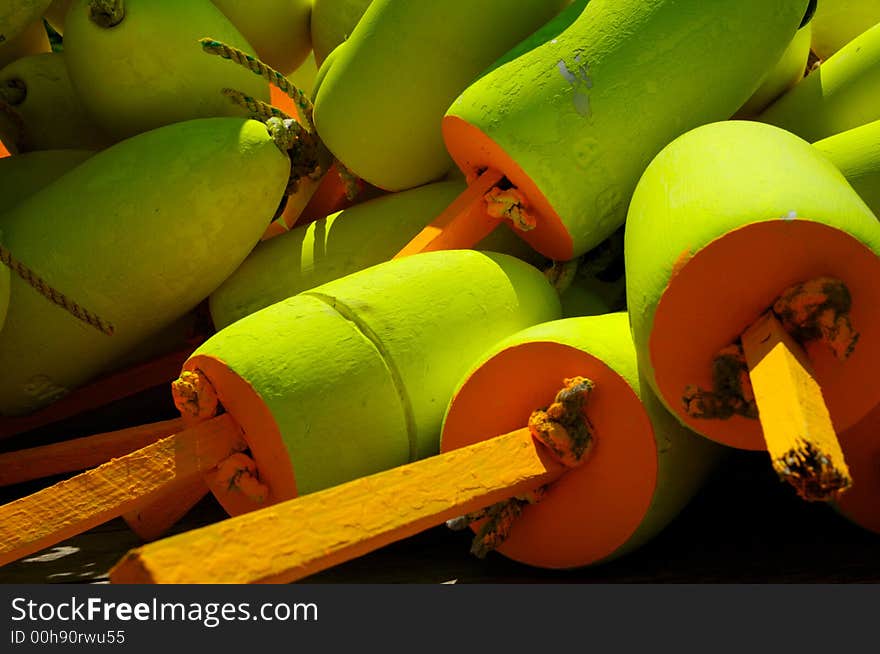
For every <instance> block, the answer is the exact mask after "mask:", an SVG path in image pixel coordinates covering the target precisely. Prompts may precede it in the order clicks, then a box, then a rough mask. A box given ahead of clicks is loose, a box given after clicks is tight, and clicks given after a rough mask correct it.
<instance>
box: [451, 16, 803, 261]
mask: <svg viewBox="0 0 880 654" xmlns="http://www.w3.org/2000/svg"><path fill="white" fill-rule="evenodd" d="M807 6H808V2H807V0H803V2H792V1H790V0H774V1H772V2H766V1H764V0H750V1H749V2H735V1H724V2H712V3H706V2H702V1H700V0H687V1H683V2H681V1H680V2H672V1H669V0H654V1H651V2H645V1H644V0H624V1H621V0H592V1H591V2H589V3H588V4H587V5H586V7H585V8H584V9H583V11H582V12H581V14H580V15H579V16H578V17H577V20H575V21H574V22H572V23H571V24H570V25H569V26H568V28H567V29H565V30H564V31H563V32H561V33H560V34H559V35H558V36H557V37H555V38H552V39H551V40H549V41H548V42H546V43H545V44H543V45H542V46H540V47H537V48H534V49H532V50H530V51H528V52H527V53H525V54H523V55H522V56H521V57H518V58H516V59H514V60H512V61H509V62H508V63H506V64H505V65H503V66H500V67H498V68H496V69H495V70H493V71H492V72H490V73H489V74H487V75H484V76H483V77H481V78H480V79H479V80H478V81H477V82H476V83H474V84H472V85H471V86H470V87H469V88H468V89H467V90H465V91H464V92H463V93H462V94H461V96H460V97H459V98H458V99H456V100H455V102H454V103H453V104H452V105H451V107H450V108H449V111H448V112H447V115H446V117H445V119H444V124H443V130H444V136H445V141H446V145H447V148H448V150H449V152H450V154H451V155H452V157H453V158H454V159H455V162H456V163H457V164H458V166H459V167H460V168H461V169H462V170H463V171H464V172H465V173H466V174H467V175H468V178H469V179H474V178H475V177H477V176H478V175H480V173H481V172H482V171H484V170H487V169H489V170H493V171H496V172H499V173H502V174H503V175H504V177H505V178H506V179H507V182H508V183H509V185H512V186H513V187H514V189H515V190H516V192H517V193H518V194H519V198H520V199H519V200H518V205H517V206H518V209H519V213H522V214H526V215H527V218H528V220H523V223H524V224H523V225H521V231H519V233H520V235H521V236H522V237H523V238H524V239H526V240H527V241H528V242H529V243H530V244H531V245H532V246H533V247H535V248H536V249H537V250H538V251H539V252H542V253H543V254H544V255H546V256H548V257H550V258H552V259H555V260H563V261H564V260H568V259H571V258H573V257H576V256H579V255H581V254H583V253H584V252H586V251H588V250H590V249H592V248H593V247H595V246H596V245H598V244H599V243H600V242H601V241H602V240H604V239H605V238H607V237H608V236H609V235H610V234H611V233H612V232H613V231H614V230H615V229H617V228H619V227H620V226H621V225H622V224H623V222H624V219H625V216H626V208H627V205H628V203H629V199H630V196H631V194H632V192H633V190H634V189H635V186H636V183H637V182H638V179H639V175H640V174H641V173H642V171H643V170H644V169H645V167H646V166H647V165H648V163H649V162H650V161H651V158H652V157H653V156H654V155H655V154H656V153H657V152H659V151H660V150H661V149H662V148H663V146H665V145H666V144H667V143H668V142H669V141H670V140H672V139H673V138H675V137H676V136H678V135H679V134H682V133H683V132H685V131H687V130H688V129H691V128H693V127H695V126H697V125H700V124H703V123H707V122H711V121H715V120H722V119H726V118H729V117H730V116H731V115H733V113H734V112H735V111H736V110H737V109H738V108H739V107H740V106H741V105H742V104H743V103H744V102H745V101H746V100H747V99H748V98H749V96H750V95H751V94H752V93H753V92H754V91H755V90H756V89H757V87H758V85H759V84H760V81H761V79H762V77H763V76H764V75H765V74H766V72H767V71H768V70H769V69H770V68H771V67H772V66H773V65H774V64H775V63H776V62H777V61H778V60H779V58H780V56H781V55H782V53H783V52H784V50H785V48H786V47H787V45H788V44H789V43H790V42H791V40H792V38H793V37H794V35H795V32H796V31H797V29H798V26H799V24H800V23H801V21H802V19H803V17H804V13H805V10H806V8H807ZM646 44H651V46H650V47H647V46H646ZM634 115H638V116H639V117H640V118H639V120H638V121H636V122H633V120H631V117H632V116H634Z"/></svg>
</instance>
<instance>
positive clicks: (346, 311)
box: [302, 292, 418, 462]
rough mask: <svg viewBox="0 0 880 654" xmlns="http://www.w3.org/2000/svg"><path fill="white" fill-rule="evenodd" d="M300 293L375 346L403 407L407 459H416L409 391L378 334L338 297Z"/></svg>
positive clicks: (414, 431) (416, 446)
mask: <svg viewBox="0 0 880 654" xmlns="http://www.w3.org/2000/svg"><path fill="white" fill-rule="evenodd" d="M302 295H307V296H309V297H313V298H315V299H316V300H320V301H321V302H324V303H325V304H326V305H327V306H329V307H330V308H331V309H333V310H335V311H336V312H337V313H338V314H339V315H340V316H341V317H342V318H344V319H345V320H347V321H349V322H350V323H351V324H352V325H354V327H355V328H356V329H357V330H358V332H359V333H360V335H361V336H363V337H364V339H366V340H367V341H368V342H369V343H370V344H371V345H372V346H373V347H374V348H376V351H377V352H378V353H379V357H380V358H381V359H382V363H384V364H385V367H386V368H387V370H388V373H389V374H390V375H391V383H392V384H393V385H394V390H395V391H397V396H398V398H399V400H400V406H401V409H403V414H404V419H405V421H406V435H407V440H408V442H409V461H410V462H413V461H416V460H417V458H418V440H417V439H416V418H415V414H414V412H413V408H412V401H411V400H410V397H409V393H407V390H406V385H405V384H404V383H403V376H402V375H401V374H400V370H399V369H398V367H397V365H396V364H395V363H394V359H393V357H392V356H391V354H390V353H389V352H388V351H387V349H386V348H385V346H384V344H383V343H382V339H380V338H379V335H378V334H376V332H374V331H373V330H372V329H370V326H369V325H367V324H366V323H365V322H363V321H362V320H360V319H359V318H358V316H357V314H356V313H355V312H354V311H352V310H351V308H350V307H349V306H348V305H346V304H345V303H344V302H341V301H340V300H339V298H336V297H333V296H330V295H324V294H323V293H315V292H306V293H302Z"/></svg>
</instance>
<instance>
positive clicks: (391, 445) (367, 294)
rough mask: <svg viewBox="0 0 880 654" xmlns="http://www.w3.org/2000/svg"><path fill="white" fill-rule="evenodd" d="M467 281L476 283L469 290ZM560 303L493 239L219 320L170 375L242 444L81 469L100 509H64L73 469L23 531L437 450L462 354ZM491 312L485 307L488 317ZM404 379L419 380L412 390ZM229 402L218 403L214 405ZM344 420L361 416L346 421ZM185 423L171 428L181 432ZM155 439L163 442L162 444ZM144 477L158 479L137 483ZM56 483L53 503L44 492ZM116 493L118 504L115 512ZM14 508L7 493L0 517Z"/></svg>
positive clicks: (278, 496)
mask: <svg viewBox="0 0 880 654" xmlns="http://www.w3.org/2000/svg"><path fill="white" fill-rule="evenodd" d="M401 279H404V280H406V283H405V284H404V283H401ZM466 282H467V283H470V284H471V287H472V290H473V292H472V293H469V294H461V293H460V289H461V288H462V284H464V283H466ZM427 288H431V289H432V291H433V292H432V293H426V292H425V289H427ZM358 302H364V303H366V304H367V305H368V306H369V307H370V311H369V312H365V311H362V310H361V305H359V304H357V303H358ZM437 307H441V308H442V310H438V311H437V312H436V315H435V318H434V320H433V321H432V322H430V323H429V324H426V323H425V322H424V316H425V315H427V313H428V309H429V308H432V309H437ZM559 313H560V307H559V299H558V296H557V294H556V292H555V290H554V289H553V287H552V286H551V285H550V284H549V282H548V281H547V279H546V278H545V277H544V276H543V275H542V274H541V273H540V271H538V270H537V269H535V268H533V267H532V266H529V265H528V264H526V263H524V262H521V261H519V260H517V259H514V258H513V257H509V256H506V255H500V254H494V253H481V252H474V251H456V252H439V253H428V254H425V255H422V256H419V257H410V258H408V259H406V260H404V261H399V262H386V263H384V264H380V265H379V266H375V267H373V268H370V269H369V270H363V271H361V272H360V273H357V274H355V275H352V276H349V277H347V278H345V279H341V280H337V281H335V282H330V283H328V284H324V285H323V286H318V287H316V288H314V289H312V290H310V291H307V292H305V293H302V294H300V295H296V296H294V297H291V298H288V299H287V300H285V301H283V302H279V303H277V304H274V305H272V306H270V307H267V308H266V309H264V310H262V311H260V312H257V313H255V314H253V315H251V316H248V317H246V318H244V319H242V320H240V321H237V322H236V323H234V324H232V325H230V326H229V327H227V328H226V329H224V330H222V331H220V332H218V333H217V334H215V335H214V336H213V337H212V338H211V339H210V340H209V341H207V342H206V343H205V344H203V345H202V346H201V347H200V348H199V350H198V351H197V352H196V353H195V354H194V355H193V356H192V357H190V358H189V359H188V361H187V362H186V364H185V365H184V371H183V372H182V373H181V374H180V378H179V380H178V382H177V383H175V385H174V390H175V404H176V405H177V406H178V408H179V409H180V411H181V413H182V414H183V415H184V417H185V420H187V421H188V424H191V423H192V422H198V424H197V425H195V426H194V427H193V428H192V429H195V430H208V429H210V428H209V427H208V425H209V424H210V425H215V424H217V421H219V420H221V419H222V420H227V421H231V422H230V424H232V425H235V426H236V430H237V431H238V432H240V433H241V434H242V438H243V439H244V442H245V443H246V448H245V447H241V448H237V449H241V450H244V449H247V450H248V452H247V454H245V453H244V452H236V453H233V454H232V455H231V456H228V457H227V458H225V460H223V461H222V462H221V461H219V460H214V459H209V460H208V462H207V463H205V462H203V463H202V464H201V465H199V466H198V470H199V474H198V475H195V474H192V475H190V474H185V475H172V474H169V473H168V472H167V470H166V469H165V468H163V467H161V466H160V467H159V468H157V467H156V465H153V464H151V463H149V461H147V460H146V459H145V455H144V452H146V451H147V450H140V451H139V453H133V454H131V455H128V456H127V457H124V458H122V459H116V460H114V461H111V462H109V463H107V464H105V465H104V466H102V467H101V468H98V469H96V471H93V472H90V473H84V475H81V476H79V477H77V478H74V479H79V480H80V482H79V486H78V487H81V486H83V485H88V484H87V482H89V480H90V479H92V478H93V476H94V475H97V478H98V479H101V480H104V479H106V480H107V483H109V484H112V483H114V482H115V483H118V484H121V485H122V487H121V488H119V489H116V490H115V491H113V492H112V493H111V495H112V497H111V499H110V500H107V501H106V502H105V501H104V500H103V499H100V498H97V499H96V498H92V500H93V501H95V502H96V503H97V505H101V506H103V510H102V511H97V510H96V511H94V512H93V511H91V510H88V509H87V508H83V507H81V506H80V505H78V504H77V503H73V504H71V505H70V506H71V507H73V508H72V509H71V510H69V507H68V505H67V503H68V501H69V500H70V498H69V495H70V492H69V491H68V486H66V485H65V484H68V485H69V484H71V483H74V484H75V483H76V482H73V481H70V482H64V483H63V484H62V485H59V486H56V487H54V489H55V490H54V491H53V489H51V488H50V489H46V490H45V491H41V492H40V493H39V494H38V495H37V496H34V497H35V498H36V499H33V500H32V501H30V502H29V501H28V498H25V499H24V500H20V501H18V502H17V503H16V506H17V507H19V508H21V507H25V508H27V507H31V506H36V507H42V509H41V511H42V512H36V511H23V512H22V511H18V512H14V513H13V516H14V517H15V521H14V523H13V524H14V531H15V532H21V533H22V534H29V533H37V534H38V536H39V538H34V539H31V540H38V541H39V543H38V544H39V545H41V546H44V547H45V546H46V545H48V544H51V542H52V539H53V538H54V539H56V540H55V541H54V542H57V539H60V538H63V537H66V536H69V535H71V534H73V533H75V532H76V531H79V530H82V529H87V528H89V526H93V525H94V524H97V523H98V522H100V521H101V520H102V519H105V518H109V517H113V516H117V515H124V516H125V517H126V518H127V519H128V520H129V523H130V524H131V526H132V528H133V529H135V530H136V531H137V532H138V533H140V534H141V535H144V534H145V533H146V534H147V535H148V536H149V535H150V534H149V532H151V531H155V530H154V529H152V527H155V526H156V524H157V522H156V521H158V522H159V523H162V522H165V523H167V522H169V521H173V520H174V519H175V515H174V514H175V510H172V511H167V510H164V509H163V508H162V507H161V506H158V504H159V503H161V502H166V503H176V504H180V503H183V500H181V498H185V501H186V502H194V501H197V500H198V498H199V497H200V496H201V494H202V493H203V492H204V490H205V489H206V488H207V489H210V490H211V491H212V492H213V493H214V495H215V496H216V497H217V499H218V501H220V503H221V505H222V506H223V507H224V508H225V509H226V510H227V511H228V512H229V513H231V514H233V515H235V514H238V513H243V512H246V511H251V510H254V509H256V508H260V507H263V506H267V505H269V504H273V503H276V502H279V501H283V500H286V499H290V498H292V497H295V496H297V495H298V494H306V493H310V492H314V491H318V490H322V489H323V488H327V487H330V486H335V485H337V484H340V483H344V482H346V481H349V480H351V479H354V478H358V477H363V476H366V475H369V474H372V473H375V472H377V471H380V470H385V469H388V468H392V467H394V466H397V465H401V464H404V463H406V462H408V461H412V460H414V459H416V458H425V457H427V456H430V455H431V454H433V453H435V452H436V451H437V450H438V449H439V442H438V438H437V436H438V434H439V429H440V425H441V422H442V417H443V407H445V405H446V403H447V401H448V398H449V396H450V395H451V394H452V392H453V390H454V387H455V384H456V383H457V381H458V380H459V379H460V378H461V376H462V375H463V374H464V373H465V372H466V371H467V367H468V365H469V363H470V362H471V361H473V360H475V359H476V358H477V357H478V356H479V354H480V353H481V352H482V351H483V350H484V349H486V348H488V347H489V346H490V345H492V344H493V343H495V342H497V341H498V340H500V339H502V338H504V337H506V336H508V335H509V334H511V333H513V332H515V331H517V330H520V329H522V328H524V327H526V326H528V325H532V324H535V323H538V322H543V321H546V320H552V319H554V318H557V317H558V316H559ZM362 314H366V315H362ZM486 315H491V316H492V320H491V321H490V322H489V323H487V322H486V321H485V316H486ZM404 325H419V328H418V329H402V327H401V326H404ZM294 327H295V329H294ZM254 343H259V344H260V345H259V347H254ZM330 345H332V346H333V347H334V348H335V350H334V351H335V352H336V353H337V354H338V356H337V357H336V358H334V359H333V360H332V361H330V360H328V359H327V356H326V353H327V351H328V347H329V346H330ZM340 348H341V349H340ZM426 356H428V357H429V358H428V361H429V364H430V365H429V366H427V367H426V366H425V365H424V364H425V361H426ZM270 388H271V389H274V390H271V391H270ZM408 388H412V389H418V390H419V391H420V392H419V393H418V394H416V393H413V394H412V395H411V394H410V393H409V392H407V391H406V389H408ZM318 406H320V407H321V409H320V410H319V411H315V410H314V409H315V407H318ZM221 410H222V411H225V413H223V416H221V418H214V417H213V416H214V415H216V413H217V412H218V411H221ZM342 423H346V424H349V423H350V424H358V425H359V426H360V429H359V430H358V432H357V433H354V434H353V433H352V432H350V431H349V430H345V429H341V428H340V424H342ZM221 424H222V423H221ZM215 429H219V428H215ZM190 431H191V430H190V429H187V430H185V431H184V432H183V433H182V434H178V435H177V436H175V437H172V438H178V437H179V439H182V440H183V442H184V443H185V442H186V439H187V438H189V439H190V440H191V437H190V436H188V434H189V433H190ZM228 431H231V428H229V429H228ZM207 437H208V434H206V435H205V438H207ZM157 447H158V448H159V449H158V450H157V449H156V448H157ZM169 447H170V446H169ZM217 447H218V448H219V447H220V446H219V445H218V446H217ZM150 448H153V450H155V451H157V452H158V454H157V456H163V454H162V450H161V447H160V446H159V444H156V445H153V446H150ZM147 449H149V448H147ZM227 450H228V448H227ZM340 452H342V455H341V456H339V455H338V454H339V453H340ZM227 454H229V452H228V451H227ZM180 456H182V457H185V456H187V451H186V450H185V449H184V450H183V451H182V453H181V455H180ZM166 458H168V457H167V456H166ZM180 463H181V465H184V466H185V465H187V464H188V462H180ZM209 463H210V465H208V464H209ZM217 463H220V465H216V464H217ZM215 465H216V469H213V467H214V466H215ZM190 467H192V466H190ZM141 468H143V470H142V471H140V472H138V470H140V469H141ZM151 475H152V476H155V475H158V476H159V477H160V478H159V479H158V480H152V479H145V480H144V481H143V482H140V481H138V480H139V479H140V478H141V477H142V476H143V477H150V476H151ZM178 483H179V484H182V486H179V487H178V489H175V488H173V487H172V484H178ZM126 485H128V486H131V491H130V492H129V491H126V490H125V486H126ZM78 487H77V488H78ZM55 491H57V495H58V498H59V500H58V501H57V502H53V501H52V500H51V498H52V497H54V496H55ZM143 495H148V496H147V497H145V499H143V500H141V499H140V498H141V496H143ZM114 498H115V499H114ZM82 501H83V502H86V498H85V497H83V498H82ZM115 501H118V502H119V503H120V506H119V507H116V508H112V510H111V505H112V504H113V502H115ZM10 506H11V505H10ZM114 506H115V505H114ZM99 508H100V506H99ZM10 511H14V509H10V508H9V507H0V519H3V520H6V517H7V516H9V515H10V513H9V512H10ZM67 514H69V515H67ZM29 521H30V522H29ZM145 522H148V523H149V522H152V523H153V524H152V527H151V525H150V524H145ZM41 523H46V524H47V525H49V527H47V528H46V529H43V528H42V527H40V524H41ZM80 523H82V525H81V524H80ZM52 525H56V527H52ZM10 529H13V528H12V527H10ZM4 535H5V532H3V533H0V538H3V537H4ZM152 535H153V536H154V535H155V533H153V534H152ZM31 540H26V541H25V542H22V543H20V544H21V545H22V547H21V548H17V547H15V546H11V551H9V552H8V553H7V554H6V556H7V558H6V559H5V560H7V561H9V560H12V558H15V557H16V556H18V555H23V554H24V553H25V552H26V551H27V549H28V547H30V542H31ZM16 542H18V541H16Z"/></svg>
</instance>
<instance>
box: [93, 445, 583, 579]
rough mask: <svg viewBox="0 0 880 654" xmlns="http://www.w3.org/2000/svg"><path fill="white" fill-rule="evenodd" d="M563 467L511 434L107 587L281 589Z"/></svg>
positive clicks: (263, 518)
mask: <svg viewBox="0 0 880 654" xmlns="http://www.w3.org/2000/svg"><path fill="white" fill-rule="evenodd" d="M564 470H565V468H564V467H563V465H562V464H561V463H559V462H557V461H556V460H554V459H553V458H552V457H551V456H550V455H549V454H547V451H546V449H545V448H544V447H543V446H541V445H538V444H536V443H535V441H534V439H533V438H532V436H531V434H530V433H529V430H528V429H527V428H526V429H520V430H517V431H515V432H511V433H509V434H505V435H503V436H498V437H496V438H493V439H491V440H488V441H483V442H481V443H477V444H475V445H471V446H469V447H465V448H461V449H458V450H454V451H452V452H447V453H445V454H441V455H439V456H435V457H431V458H429V459H424V460H422V461H417V462H415V463H411V464H408V465H405V466H401V467H398V468H394V469H392V470H388V471H386V472H381V473H378V474H375V475H372V476H369V477H364V478H362V479H357V480H355V481H351V482H348V483H346V484H342V485H340V486H336V487H334V488H329V489H327V490H324V491H320V492H317V493H312V494H310V495H305V496H303V497H300V498H297V499H294V500H289V501H287V502H283V503H280V504H277V505H275V506H271V507H267V508H265V509H260V510H258V511H254V512H252V513H248V514H245V515H242V516H238V517H236V518H231V519H229V520H224V521H222V522H219V523H217V524H214V525H210V526H208V527H203V528H202V529H196V530H193V531H190V532H186V533H183V534H179V535H177V536H173V537H171V538H168V539H165V540H162V541H158V542H156V543H152V544H150V545H146V546H144V547H141V548H138V549H135V550H132V551H131V552H129V553H128V554H127V555H126V556H125V557H124V558H123V559H122V560H121V561H120V562H119V563H118V564H117V565H116V567H114V568H113V570H111V572H110V579H111V581H113V582H114V583H162V584H166V583H288V582H291V581H296V580H298V579H302V578H304V577H307V576H308V575H311V574H314V573H316V572H319V571H321V570H324V569H327V568H330V567H332V566H334V565H338V564H340V563H343V562H345V561H348V560H351V559H354V558H357V557H359V556H362V555H364V554H367V553H368V552H371V551H374V550H377V549H379V548H381V547H383V546H385V545H387V544H389V543H392V542H395V541H398V540H401V539H404V538H408V537H410V536H412V535H414V534H417V533H419V532H421V531H424V530H425V529H428V528H430V527H432V526H435V525H438V524H442V523H443V522H445V521H446V520H449V519H452V518H456V517H458V516H460V515H463V514H466V513H470V512H473V511H477V510H479V509H481V508H484V507H486V506H490V505H492V504H495V503H497V502H500V501H503V500H505V499H508V498H510V497H513V496H517V495H521V494H524V493H526V492H528V491H531V490H534V489H536V488H538V487H540V486H542V485H544V484H547V483H549V482H551V481H553V480H555V479H556V478H558V477H559V476H560V475H561V474H562V473H563V471H564Z"/></svg>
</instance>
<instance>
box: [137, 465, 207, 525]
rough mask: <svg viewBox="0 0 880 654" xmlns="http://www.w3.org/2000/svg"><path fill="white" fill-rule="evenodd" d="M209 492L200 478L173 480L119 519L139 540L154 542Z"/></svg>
mask: <svg viewBox="0 0 880 654" xmlns="http://www.w3.org/2000/svg"><path fill="white" fill-rule="evenodd" d="M209 492H210V490H209V489H208V485H207V484H206V483H205V480H204V479H202V478H201V477H198V478H197V479H183V480H179V481H174V482H172V483H170V484H168V486H166V487H165V488H163V489H162V490H161V491H158V492H157V493H156V494H155V495H153V496H152V497H151V498H150V501H149V502H146V503H144V502H140V503H138V506H137V507H136V508H134V509H133V510H131V511H129V512H128V513H125V514H124V515H123V516H122V518H123V520H125V522H126V524H127V525H128V527H129V528H130V529H131V530H132V531H133V532H134V533H136V534H137V535H138V537H139V538H140V539H141V540H145V541H151V540H156V539H157V538H162V536H164V535H165V534H166V533H167V532H168V530H169V529H171V528H172V527H173V526H174V525H176V524H177V523H178V522H180V520H181V519H182V518H183V516H185V515H186V514H187V513H189V512H190V510H191V509H192V508H193V507H194V506H195V505H196V504H198V503H199V502H200V501H201V499H202V498H203V497H204V496H205V495H207V494H208V493H209Z"/></svg>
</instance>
